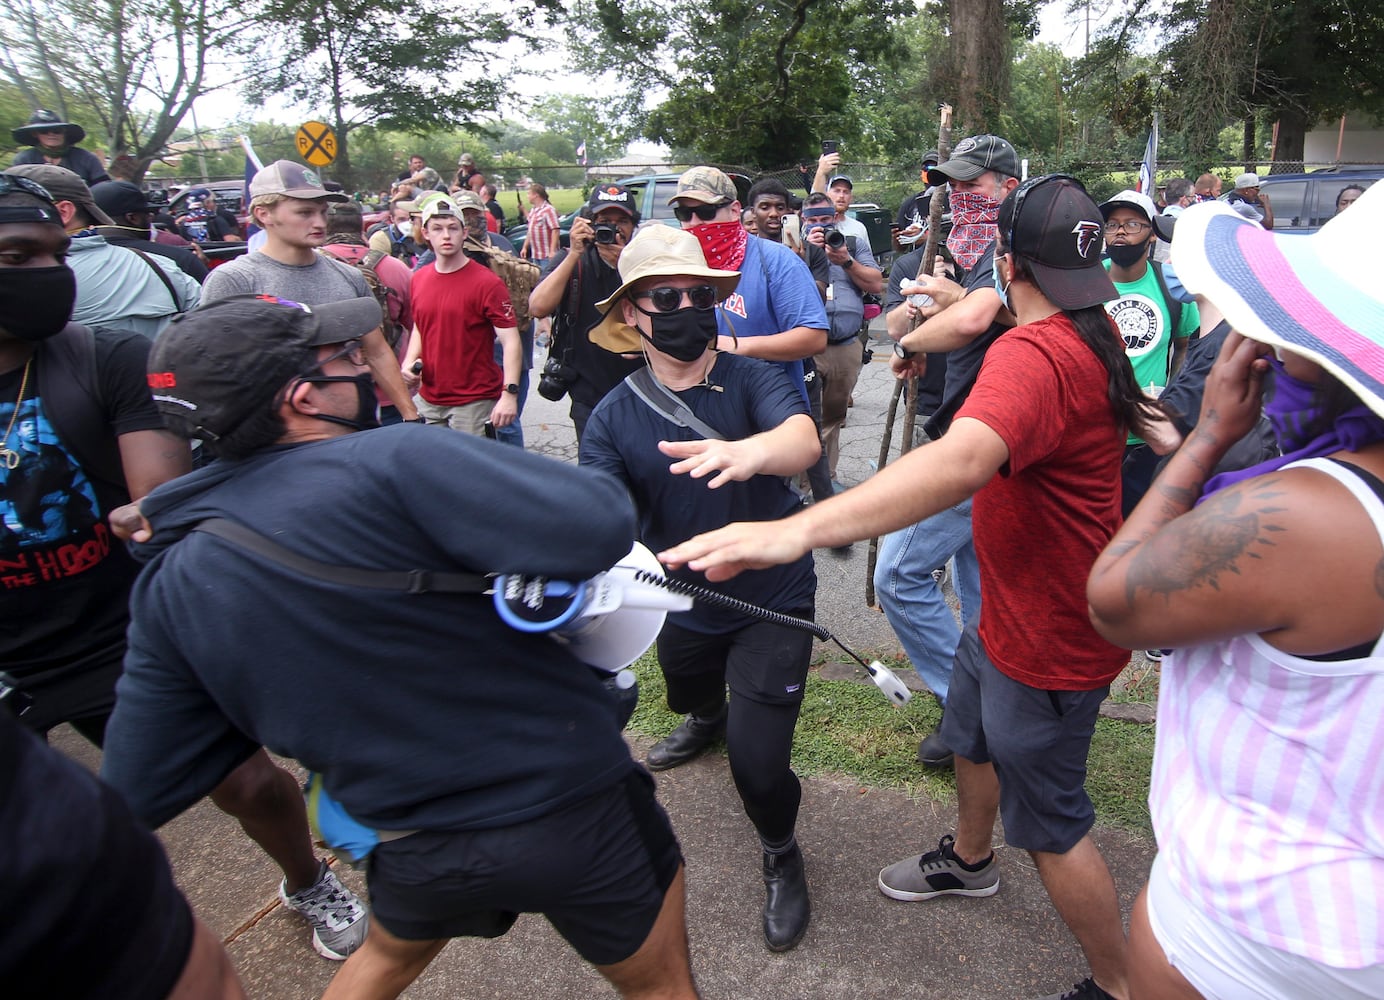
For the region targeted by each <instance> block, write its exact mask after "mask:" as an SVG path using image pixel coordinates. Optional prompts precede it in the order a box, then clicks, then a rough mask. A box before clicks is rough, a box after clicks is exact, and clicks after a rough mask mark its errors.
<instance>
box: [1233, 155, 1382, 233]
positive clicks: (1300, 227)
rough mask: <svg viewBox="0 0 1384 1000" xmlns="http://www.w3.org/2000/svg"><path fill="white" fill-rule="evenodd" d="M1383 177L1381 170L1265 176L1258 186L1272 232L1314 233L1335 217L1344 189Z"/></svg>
mask: <svg viewBox="0 0 1384 1000" xmlns="http://www.w3.org/2000/svg"><path fill="white" fill-rule="evenodd" d="M1382 177H1384V168H1380V167H1371V168H1363V169H1358V170H1357V169H1351V170H1337V169H1335V168H1334V167H1332V168H1328V169H1326V170H1316V171H1313V172H1312V173H1310V174H1269V175H1268V176H1267V177H1265V178H1263V180H1261V181H1260V182H1259V190H1260V192H1261V193H1263V194H1266V195H1268V196H1269V204H1270V205H1271V206H1272V207H1273V228H1274V230H1275V231H1276V232H1286V233H1315V232H1316V231H1317V230H1318V229H1320V228H1321V227H1322V226H1323V225H1324V224H1325V223H1326V221H1327V220H1328V219H1330V218H1331V217H1332V216H1333V215H1335V214H1336V199H1337V197H1338V196H1339V195H1340V193H1341V192H1342V191H1343V190H1345V189H1346V188H1348V187H1352V186H1357V187H1363V188H1367V187H1369V186H1370V185H1371V184H1373V183H1374V182H1375V181H1377V180H1379V179H1380V178H1382Z"/></svg>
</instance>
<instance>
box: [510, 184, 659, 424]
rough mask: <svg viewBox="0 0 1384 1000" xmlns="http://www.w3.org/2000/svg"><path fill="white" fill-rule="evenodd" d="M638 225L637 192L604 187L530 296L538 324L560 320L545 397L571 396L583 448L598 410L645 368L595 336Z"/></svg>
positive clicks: (545, 375)
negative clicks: (601, 309) (592, 334)
mask: <svg viewBox="0 0 1384 1000" xmlns="http://www.w3.org/2000/svg"><path fill="white" fill-rule="evenodd" d="M637 225H639V210H638V209H637V208H636V207H635V204H634V195H633V194H632V193H631V192H630V190H629V189H628V188H625V187H622V186H620V185H618V184H602V185H599V186H598V187H596V188H595V189H593V190H592V192H591V196H590V198H589V199H588V200H587V203H586V205H585V207H584V208H583V209H582V211H581V214H580V215H578V216H577V218H576V219H574V220H573V221H572V235H571V243H572V248H571V250H570V251H569V250H567V249H562V250H559V251H558V252H557V254H556V256H554V257H553V258H552V259H550V260H549V261H548V262H547V264H546V265H545V266H544V269H543V277H542V280H541V281H539V283H538V285H537V286H536V287H535V288H534V290H533V291H532V292H531V293H530V294H529V312H530V314H531V315H532V316H533V317H534V318H535V319H543V318H545V317H547V316H554V317H555V318H554V322H553V339H552V343H551V345H550V346H549V349H548V361H547V363H546V364H545V365H544V366H543V372H542V374H541V376H540V377H539V380H538V392H539V394H540V395H541V396H542V397H543V398H544V399H550V400H553V401H557V400H559V399H561V398H562V397H563V395H564V394H570V395H571V397H572V408H571V415H572V423H573V424H574V425H576V429H577V443H578V444H580V443H581V438H582V433H583V432H584V431H585V430H586V421H587V418H588V417H590V416H591V411H592V410H593V409H594V408H595V406H596V404H597V403H599V402H600V401H601V400H602V399H604V398H605V394H606V393H608V392H609V391H610V390H611V389H612V388H614V387H615V386H617V385H619V384H620V381H621V380H622V379H624V377H625V376H626V375H629V374H630V373H632V372H634V371H637V370H638V369H639V368H641V367H643V365H644V359H643V358H642V357H626V356H624V355H620V354H615V353H612V352H611V351H607V350H606V349H605V348H603V347H598V346H597V345H595V344H593V343H591V341H590V340H589V339H588V338H587V333H588V332H589V331H590V330H591V328H592V327H593V326H595V325H596V324H597V323H599V322H600V321H601V318H602V317H601V313H600V312H599V311H598V310H597V309H596V303H597V302H600V301H602V300H604V299H606V298H607V297H609V296H610V295H612V294H614V292H615V290H616V289H617V288H619V287H620V272H619V271H617V270H616V264H617V263H618V262H619V260H620V254H621V253H623V252H624V249H625V245H626V244H628V243H629V241H630V237H631V236H632V235H633V234H634V228H635V226H637Z"/></svg>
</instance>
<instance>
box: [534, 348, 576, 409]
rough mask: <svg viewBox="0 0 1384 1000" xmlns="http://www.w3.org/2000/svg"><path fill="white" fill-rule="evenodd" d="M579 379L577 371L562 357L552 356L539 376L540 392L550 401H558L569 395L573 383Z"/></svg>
mask: <svg viewBox="0 0 1384 1000" xmlns="http://www.w3.org/2000/svg"><path fill="white" fill-rule="evenodd" d="M576 380H577V371H576V369H575V368H573V367H572V366H571V365H569V364H567V363H566V362H565V361H564V360H563V359H562V358H552V357H550V358H549V359H548V360H547V362H546V363H545V364H544V365H543V371H542V372H540V373H539V376H538V394H539V395H540V396H542V397H543V398H544V399H546V400H548V401H549V402H552V403H556V402H557V401H558V400H559V399H561V398H562V397H563V396H565V395H567V392H568V390H570V389H571V388H572V383H573V382H575V381H576Z"/></svg>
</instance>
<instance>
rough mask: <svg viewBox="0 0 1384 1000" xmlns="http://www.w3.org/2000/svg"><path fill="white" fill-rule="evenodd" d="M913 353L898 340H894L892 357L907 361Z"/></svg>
mask: <svg viewBox="0 0 1384 1000" xmlns="http://www.w3.org/2000/svg"><path fill="white" fill-rule="evenodd" d="M913 353H914V352H913V351H910V350H909V349H908V348H907V347H904V346H903V344H901V343H900V342H899V341H897V340H896V341H894V357H896V358H901V359H902V360H904V361H907V360H908V359H909V358H911V357H913Z"/></svg>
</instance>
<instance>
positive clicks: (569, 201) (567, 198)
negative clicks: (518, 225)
mask: <svg viewBox="0 0 1384 1000" xmlns="http://www.w3.org/2000/svg"><path fill="white" fill-rule="evenodd" d="M548 200H549V201H551V202H552V203H553V207H554V208H555V209H557V214H558V215H566V214H567V213H568V212H571V211H575V210H576V209H578V208H581V207H582V205H584V204H585V203H586V199H585V198H583V197H582V194H581V188H549V189H548ZM524 210H525V211H528V208H527V207H525V209H524Z"/></svg>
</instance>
